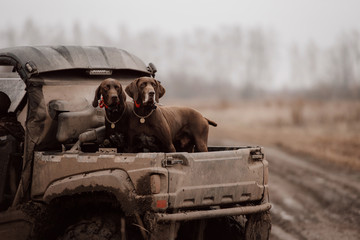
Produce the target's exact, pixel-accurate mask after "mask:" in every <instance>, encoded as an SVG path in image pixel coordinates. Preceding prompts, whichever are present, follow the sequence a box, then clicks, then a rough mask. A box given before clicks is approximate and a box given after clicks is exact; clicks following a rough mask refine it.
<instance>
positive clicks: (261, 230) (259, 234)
mask: <svg viewBox="0 0 360 240" xmlns="http://www.w3.org/2000/svg"><path fill="white" fill-rule="evenodd" d="M270 230H271V217H270V212H269V211H266V212H263V213H256V214H251V215H248V216H247V222H246V225H245V239H246V240H268V239H269V236H270Z"/></svg>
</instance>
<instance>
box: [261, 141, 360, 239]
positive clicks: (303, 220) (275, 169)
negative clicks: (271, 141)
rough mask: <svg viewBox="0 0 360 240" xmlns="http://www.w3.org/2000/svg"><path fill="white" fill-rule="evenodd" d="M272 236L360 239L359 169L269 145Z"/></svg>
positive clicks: (284, 237)
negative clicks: (343, 166) (299, 154)
mask: <svg viewBox="0 0 360 240" xmlns="http://www.w3.org/2000/svg"><path fill="white" fill-rule="evenodd" d="M265 153H266V158H267V159H268V161H269V170H270V177H269V178H270V179H269V186H270V200H271V203H272V205H273V207H272V210H271V217H272V223H273V227H272V233H271V237H270V239H272V240H277V239H284V240H285V239H286V240H290V239H354V240H355V239H359V236H360V227H359V224H360V172H359V171H355V170H351V169H345V168H341V167H339V166H331V165H329V164H324V163H323V162H320V161H315V160H312V159H309V158H307V157H299V156H295V155H292V154H288V153H285V152H283V151H280V150H278V149H275V148H265Z"/></svg>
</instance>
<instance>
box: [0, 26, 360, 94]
mask: <svg viewBox="0 0 360 240" xmlns="http://www.w3.org/2000/svg"><path fill="white" fill-rule="evenodd" d="M0 34H1V36H3V37H2V38H1V39H0V47H1V48H4V47H12V46H19V45H74V44H76V45H78V44H79V45H105V46H115V47H119V48H122V49H125V50H128V51H129V52H131V53H134V54H135V55H137V56H139V57H140V58H141V59H143V60H144V61H145V62H146V63H148V62H153V63H155V65H156V66H157V68H158V74H157V76H158V78H159V79H160V80H161V81H162V82H163V84H164V85H165V87H166V89H167V90H168V92H169V93H170V94H171V96H175V97H186V98H189V97H205V96H210V97H218V98H223V99H234V98H251V97H259V96H264V95H267V94H270V93H274V92H275V93H277V92H278V91H282V92H283V93H284V92H285V94H286V93H288V95H293V94H294V93H296V94H302V95H306V96H308V97H315V98H360V35H359V32H358V31H352V32H344V33H340V34H339V35H338V38H337V39H334V41H333V44H332V45H331V46H327V47H322V46H319V45H318V44H316V43H315V42H309V43H308V44H306V45H299V44H296V43H294V44H293V45H292V46H282V45H280V43H279V41H278V39H277V34H276V32H274V31H272V30H269V29H263V28H260V27H259V28H252V29H244V28H241V27H240V26H225V27H223V28H221V29H217V30H211V31H210V30H205V29H196V30H193V31H191V32H187V33H184V34H182V35H171V34H166V33H163V32H158V31H156V30H154V29H149V30H147V31H142V32H137V33H134V32H132V31H130V29H129V27H127V26H126V25H119V27H118V29H115V30H114V32H112V33H107V32H106V31H105V30H104V29H102V28H101V27H99V26H95V25H92V26H88V27H87V28H84V27H83V26H81V25H80V24H79V23H74V24H73V26H72V28H65V27H63V26H46V27H45V28H44V27H40V26H39V25H38V24H36V23H35V22H34V21H32V20H31V19H29V20H27V21H26V22H25V23H24V24H23V26H22V27H21V28H19V29H17V28H13V27H12V26H8V27H7V28H6V29H2V30H1V29H0ZM114 36H115V37H114ZM280 78H281V81H280V83H279V79H280ZM276 83H277V87H274V85H276ZM284 89H285V90H287V91H284Z"/></svg>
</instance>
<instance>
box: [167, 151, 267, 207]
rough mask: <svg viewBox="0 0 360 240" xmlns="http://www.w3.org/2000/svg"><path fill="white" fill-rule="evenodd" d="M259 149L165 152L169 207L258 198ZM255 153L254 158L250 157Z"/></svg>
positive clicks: (260, 187) (261, 162)
mask: <svg viewBox="0 0 360 240" xmlns="http://www.w3.org/2000/svg"><path fill="white" fill-rule="evenodd" d="M259 152H260V153H261V149H260V148H243V149H238V150H231V151H215V152H206V153H190V154H189V153H171V154H170V153H168V154H166V159H167V161H166V164H165V165H166V167H167V169H168V171H169V207H170V208H188V207H201V206H210V205H219V204H235V203H241V202H247V201H255V200H260V199H262V197H263V193H264V161H265V160H263V155H262V154H261V157H259V155H255V154H258V153H259ZM254 156H255V157H254Z"/></svg>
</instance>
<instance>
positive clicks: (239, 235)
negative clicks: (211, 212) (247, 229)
mask: <svg viewBox="0 0 360 240" xmlns="http://www.w3.org/2000/svg"><path fill="white" fill-rule="evenodd" d="M243 229H244V228H243V227H242V226H241V222H240V221H239V218H237V217H233V216H228V217H222V218H214V219H210V220H208V223H207V226H206V229H205V234H204V235H205V237H204V239H209V240H212V239H214V240H215V239H227V240H243V235H244V231H243Z"/></svg>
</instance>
